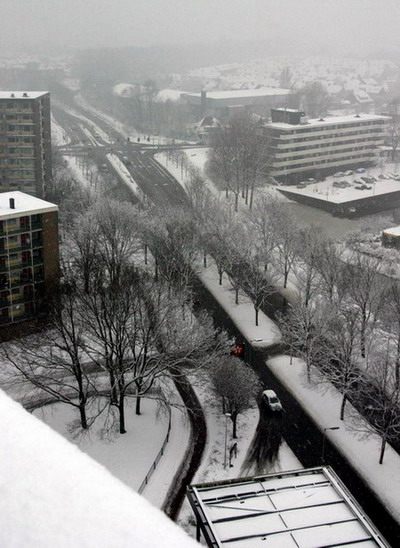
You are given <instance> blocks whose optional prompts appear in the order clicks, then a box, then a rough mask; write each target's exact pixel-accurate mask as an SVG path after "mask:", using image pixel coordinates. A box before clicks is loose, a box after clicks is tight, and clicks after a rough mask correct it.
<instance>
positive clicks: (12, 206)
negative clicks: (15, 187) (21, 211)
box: [10, 198, 15, 209]
mask: <svg viewBox="0 0 400 548" xmlns="http://www.w3.org/2000/svg"><path fill="white" fill-rule="evenodd" d="M10 209H15V200H14V198H10Z"/></svg>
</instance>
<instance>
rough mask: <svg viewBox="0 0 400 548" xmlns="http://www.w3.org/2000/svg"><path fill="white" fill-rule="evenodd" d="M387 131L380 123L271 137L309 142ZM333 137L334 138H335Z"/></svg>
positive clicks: (300, 131)
mask: <svg viewBox="0 0 400 548" xmlns="http://www.w3.org/2000/svg"><path fill="white" fill-rule="evenodd" d="M386 131H387V125H386V124H384V123H382V125H381V126H376V127H363V126H360V127H359V128H357V129H355V128H348V129H342V130H338V129H335V130H333V129H331V128H329V129H328V128H326V129H320V130H318V129H315V131H308V132H305V131H304V130H303V129H299V130H298V131H294V132H293V133H286V132H282V133H280V134H279V136H278V135H272V137H273V138H276V139H280V140H282V141H287V140H290V139H302V140H310V139H311V138H313V137H326V138H327V139H328V138H329V137H330V136H331V137H333V136H336V137H337V138H341V137H342V135H345V134H347V135H359V134H369V135H371V134H377V135H380V134H382V133H384V134H386ZM266 136H268V130H267V131H266ZM336 137H335V138H336Z"/></svg>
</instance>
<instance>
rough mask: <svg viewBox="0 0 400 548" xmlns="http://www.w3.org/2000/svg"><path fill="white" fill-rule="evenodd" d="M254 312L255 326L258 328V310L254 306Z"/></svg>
mask: <svg viewBox="0 0 400 548" xmlns="http://www.w3.org/2000/svg"><path fill="white" fill-rule="evenodd" d="M254 310H255V311H256V326H258V308H257V307H256V306H255V307H254Z"/></svg>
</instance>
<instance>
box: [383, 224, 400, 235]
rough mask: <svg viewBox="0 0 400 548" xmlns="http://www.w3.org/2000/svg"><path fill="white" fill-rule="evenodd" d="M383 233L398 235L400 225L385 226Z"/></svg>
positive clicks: (399, 233)
mask: <svg viewBox="0 0 400 548" xmlns="http://www.w3.org/2000/svg"><path fill="white" fill-rule="evenodd" d="M383 233H384V234H385V235H386V236H400V226H394V227H393V228H386V229H385V230H384V231H383Z"/></svg>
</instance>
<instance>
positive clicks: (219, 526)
mask: <svg viewBox="0 0 400 548" xmlns="http://www.w3.org/2000/svg"><path fill="white" fill-rule="evenodd" d="M188 498H189V501H190V503H191V505H192V508H193V509H194V512H195V514H196V517H197V518H198V520H199V525H200V527H201V528H202V531H203V533H205V534H206V535H207V534H208V535H209V537H210V540H211V541H212V542H215V544H213V546H214V545H215V546H216V545H218V546H222V545H223V546H224V547H226V548H228V547H229V546H232V547H234V546H239V545H240V546H241V547H242V548H245V547H247V546H248V547H250V546H256V545H257V546H258V545H259V544H260V541H267V542H266V543H265V545H266V546H268V547H270V548H283V547H285V548H291V547H293V548H309V547H311V546H342V545H346V546H350V545H351V546H353V545H357V546H360V547H361V546H364V547H367V546H368V547H369V548H370V547H371V548H372V547H373V546H380V547H388V546H389V545H388V544H387V543H386V541H385V540H384V538H383V537H382V536H381V535H380V533H379V532H378V531H377V530H376V529H375V527H374V526H373V524H372V523H371V522H370V521H369V520H368V518H367V517H366V516H365V514H364V513H363V512H362V510H361V508H360V507H359V506H358V505H357V503H356V502H355V500H354V499H353V498H352V497H351V495H350V494H348V493H347V492H346V491H345V490H344V488H343V486H342V484H341V482H340V480H339V479H338V477H337V476H336V474H334V472H333V471H332V470H331V469H330V468H313V469H309V470H297V471H293V472H282V473H280V474H269V475H266V476H260V477H255V478H252V479H251V478H248V479H242V480H238V481H237V482H233V481H232V480H231V481H230V482H216V483H212V484H211V483H208V484H203V485H192V486H191V487H190V489H189V493H188ZM220 543H221V544H220ZM209 545H211V544H209Z"/></svg>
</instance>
